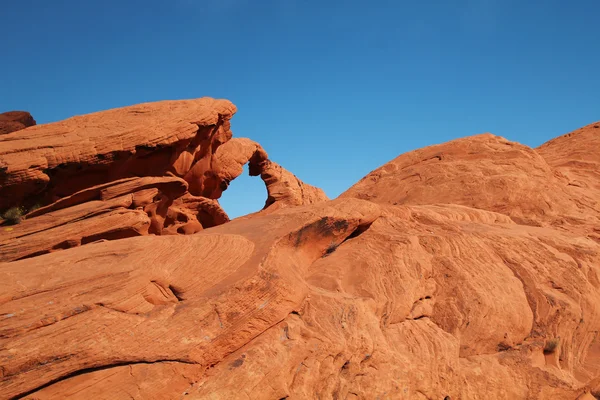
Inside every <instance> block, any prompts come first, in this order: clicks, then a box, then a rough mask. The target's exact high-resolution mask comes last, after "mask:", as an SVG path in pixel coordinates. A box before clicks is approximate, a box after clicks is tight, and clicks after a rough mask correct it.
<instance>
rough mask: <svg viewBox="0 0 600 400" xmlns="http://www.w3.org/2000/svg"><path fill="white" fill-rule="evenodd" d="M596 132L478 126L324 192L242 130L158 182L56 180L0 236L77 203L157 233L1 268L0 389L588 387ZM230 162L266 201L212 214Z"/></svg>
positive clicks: (340, 393)
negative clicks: (64, 185) (546, 136)
mask: <svg viewBox="0 0 600 400" xmlns="http://www.w3.org/2000/svg"><path fill="white" fill-rule="evenodd" d="M157 118H158V117H157ZM24 132H27V130H25V131H24ZM597 132H600V131H599V130H598V129H596V128H593V126H590V127H586V128H584V129H583V130H580V131H576V132H574V133H573V134H571V135H570V136H569V135H567V136H565V137H561V138H558V139H555V140H554V141H550V142H549V143H547V144H545V145H543V146H541V147H540V148H538V149H536V150H532V149H530V148H527V147H525V146H522V145H520V144H517V143H512V142H509V141H507V140H505V139H502V138H499V137H496V136H493V135H478V136H474V137H470V138H465V139H460V140H456V141H452V142H449V143H445V144H442V145H438V146H432V147H428V148H425V149H421V150H417V151H415V152H411V153H407V154H404V155H402V156H400V157H398V158H397V159H396V160H393V161H392V162H390V163H388V164H386V165H385V166H383V167H381V168H379V169H377V170H375V171H373V172H372V173H371V174H369V175H368V176H367V177H365V178H364V179H363V180H361V181H360V182H359V183H357V184H356V185H355V186H353V187H352V188H350V189H349V190H348V191H347V192H346V193H344V194H343V195H342V196H340V198H339V199H336V200H333V201H328V202H325V201H322V200H323V198H322V195H320V194H319V192H318V191H317V190H316V189H314V190H312V189H311V190H305V188H306V185H303V184H302V183H299V181H297V180H296V178H295V177H293V176H292V175H291V174H289V173H287V172H285V171H284V170H282V169H280V168H279V167H278V166H276V165H275V164H273V163H271V162H270V161H268V159H267V158H266V154H265V153H264V151H263V150H262V149H261V148H260V146H258V145H257V144H255V143H253V142H251V141H249V140H247V139H240V140H235V139H232V140H224V141H222V142H220V144H219V146H218V148H217V149H216V151H213V152H212V153H211V154H212V155H211V156H210V157H209V156H207V155H206V154H207V153H202V154H204V155H202V156H196V155H194V156H190V155H186V156H183V157H182V158H181V159H186V160H187V161H186V162H185V163H182V164H178V168H179V169H170V170H169V171H171V172H172V173H173V174H174V175H175V177H171V178H170V179H167V178H164V177H162V178H160V179H159V178H151V179H150V178H133V179H125V180H119V181H117V182H112V183H111V182H109V183H104V184H103V186H98V187H93V188H86V189H85V190H83V191H81V192H79V193H76V194H71V197H67V198H63V199H61V200H59V201H58V202H55V203H54V204H52V205H50V206H47V207H44V208H41V209H40V210H38V211H35V212H34V213H32V215H31V219H25V221H24V222H23V223H22V224H20V225H15V226H13V227H12V228H13V231H11V234H12V235H14V236H13V238H14V239H13V240H16V238H17V237H21V234H18V233H14V232H15V231H17V230H18V229H21V228H23V230H24V231H23V232H22V235H23V236H22V237H27V235H31V237H34V236H35V235H40V234H41V233H42V232H43V231H44V228H43V227H46V226H55V225H60V221H73V220H79V221H85V219H86V218H83V217H81V216H83V215H88V214H86V213H89V212H92V210H94V209H97V210H98V211H97V212H98V213H101V215H104V216H106V217H107V218H108V217H110V216H111V213H112V212H114V211H110V210H121V212H125V214H124V215H129V213H132V212H133V213H138V214H139V215H140V216H141V218H142V219H141V220H143V221H144V223H143V224H142V225H141V226H143V227H144V228H143V229H145V227H146V226H148V225H150V226H149V227H148V229H149V230H150V229H154V230H155V231H156V232H157V233H163V234H166V236H141V237H133V238H128V239H122V240H112V241H102V240H100V241H98V240H96V241H92V240H91V239H84V238H81V239H78V240H81V242H82V243H83V241H84V240H87V241H90V242H91V243H89V244H86V245H85V246H80V247H77V248H72V249H68V250H63V251H57V252H53V253H51V254H45V255H40V256H36V257H32V258H27V259H23V260H20V261H14V262H7V263H3V264H0V321H2V323H1V324H0V365H1V366H2V369H1V372H2V373H1V375H0V393H2V394H3V395H4V396H6V397H24V398H30V399H34V398H35V399H54V398H80V399H90V398H94V399H101V398H110V399H119V398H153V399H154V398H157V399H160V398H165V399H173V398H190V399H206V398H215V399H235V398H250V399H282V398H290V399H295V398H298V399H309V398H324V399H332V398H364V399H375V398H390V399H480V398H494V399H511V400H512V399H565V400H566V399H575V398H580V399H584V398H587V399H590V398H593V396H594V395H596V396H598V395H599V394H600V335H599V334H598V332H599V331H600V240H598V233H600V231H599V230H598V226H599V218H600V217H599V216H600V207H599V206H598V195H597V188H598V187H599V184H600V180H599V176H598V174H597V171H598V170H597V168H595V166H597V165H599V164H600V152H599V149H600V146H594V145H593V144H594V143H597V139H598V133H597ZM1 148H2V147H0V149H1ZM191 153H194V152H193V151H191ZM190 157H191V158H190ZM190 160H191V161H190ZM194 160H197V161H196V163H197V162H201V163H203V165H204V166H203V167H196V166H195V165H196V164H195V163H194ZM136 162H137V161H136ZM246 162H248V163H249V166H250V173H251V174H253V175H261V176H262V177H263V179H264V180H265V182H266V184H267V188H268V189H269V188H270V190H269V199H268V201H267V206H269V207H268V208H267V209H266V210H264V211H262V212H259V213H256V214H253V215H251V216H247V217H244V218H240V219H236V220H233V221H230V222H227V223H224V222H226V221H227V217H226V214H222V213H221V211H222V210H221V209H220V207H219V206H218V202H217V200H216V198H218V196H219V195H220V193H221V192H222V190H224V189H225V188H226V187H227V185H228V184H229V182H230V181H231V180H232V179H234V178H235V177H236V176H238V175H239V173H241V166H242V165H243V164H244V163H246ZM167 164H168V163H167ZM184 164H185V165H184ZM14 170H15V169H9V171H14ZM200 171H205V172H200ZM32 174H33V173H32ZM179 177H180V178H179ZM181 178H183V179H181ZM12 182H17V178H16V177H13V178H12ZM159 184H160V185H159ZM15 185H16V186H15V187H18V185H19V184H18V183H15ZM23 185H25V186H26V184H25V183H23ZM161 185H162V186H161ZM186 185H188V187H186ZM192 186H193V189H192ZM186 190H187V191H186ZM46 191H47V192H48V193H52V192H53V191H54V189H53V187H49V188H48V189H46ZM17 192H18V193H25V191H24V190H21V191H17ZM159 192H160V193H163V194H162V195H161V194H160V193H159ZM9 193H10V192H9ZM136 201H137V203H138V205H139V206H138V207H136V208H132V207H131V206H129V205H128V204H129V203H132V204H133V203H134V202H136ZM118 202H120V203H119V205H117V206H115V205H114V204H115V203H118ZM271 203H272V205H271ZM278 203H279V204H280V206H277V204H278ZM165 204H167V205H165ZM282 204H287V205H288V207H285V208H284V207H281V205H282ZM78 213H79V214H78ZM211 213H212V214H211ZM136 215H137V214H136ZM206 215H208V216H206ZM49 217H53V218H49ZM81 218H83V220H82V219H81ZM203 218H204V219H203ZM219 218H221V219H219ZM36 219H37V220H38V221H39V222H37V223H35V224H34V221H35V220H36ZM92 220H93V219H92ZM206 220H208V221H213V222H214V221H219V224H215V225H218V226H214V227H212V228H210V229H202V227H204V228H206V227H207V225H204V224H205V222H203V221H206ZM150 221H151V222H150ZM73 224H74V223H73V222H68V223H66V225H64V226H67V227H69V226H73ZM198 224H199V225H200V226H199V225H198ZM35 226H37V227H39V228H34V227H35ZM102 226H107V225H104V224H103V225H102ZM2 228H3V227H0V229H2ZM32 229H33V230H35V229H39V232H38V233H33V234H29V233H28V232H31V230H32ZM85 229H91V228H88V227H86V228H85ZM143 229H141V230H143ZM50 231H51V230H49V232H50ZM74 231H75V232H79V231H78V230H77V229H74ZM159 231H160V232H159ZM142 233H143V232H142ZM172 233H179V234H181V233H183V234H186V233H194V234H190V235H169V234H172ZM38 237H40V236H38ZM36 241H41V239H37V238H36ZM2 243H5V244H4V245H5V246H10V243H11V240H5V241H4V242H0V244H2ZM45 243H47V242H45ZM50 245H51V243H50V244H46V245H45V246H46V248H48V247H49V246H50ZM52 246H55V245H54V244H52ZM6 248H7V247H4V248H3V247H0V253H1V254H4V252H7V250H4V249H6ZM11 251H12V250H11ZM19 254H23V253H19ZM10 258H11V259H14V258H18V256H11V257H10Z"/></svg>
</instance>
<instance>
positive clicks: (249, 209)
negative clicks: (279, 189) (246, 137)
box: [219, 164, 267, 219]
mask: <svg viewBox="0 0 600 400" xmlns="http://www.w3.org/2000/svg"><path fill="white" fill-rule="evenodd" d="M266 199H267V188H266V187H265V183H264V182H263V181H262V179H260V176H250V175H249V174H248V164H246V165H244V171H243V172H242V174H241V175H240V176H238V177H237V178H235V179H234V180H232V181H231V182H230V183H229V187H228V188H227V190H225V191H224V192H223V194H222V195H221V198H220V199H219V204H221V207H222V208H223V210H225V212H226V213H227V215H229V218H231V219H234V218H237V217H241V216H243V215H247V214H251V213H254V212H257V211H260V210H262V209H263V207H264V206H265V200H266Z"/></svg>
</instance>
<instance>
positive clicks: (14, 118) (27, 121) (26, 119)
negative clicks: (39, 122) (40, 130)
mask: <svg viewBox="0 0 600 400" xmlns="http://www.w3.org/2000/svg"><path fill="white" fill-rule="evenodd" d="M33 125H35V119H33V117H32V116H31V114H30V113H28V112H27V111H8V112H4V113H0V135H5V134H7V133H11V132H15V131H19V130H21V129H25V128H27V127H28V126H33Z"/></svg>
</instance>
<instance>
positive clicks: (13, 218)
mask: <svg viewBox="0 0 600 400" xmlns="http://www.w3.org/2000/svg"><path fill="white" fill-rule="evenodd" d="M22 217H23V209H22V208H21V207H12V208H9V209H8V210H6V211H5V212H4V214H2V219H4V220H5V221H6V222H8V224H9V225H16V224H18V223H19V222H21V218H22Z"/></svg>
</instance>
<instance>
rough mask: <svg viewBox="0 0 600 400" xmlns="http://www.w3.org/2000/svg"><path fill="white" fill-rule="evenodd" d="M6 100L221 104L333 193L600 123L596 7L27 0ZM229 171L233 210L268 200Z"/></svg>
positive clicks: (253, 182) (54, 112)
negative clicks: (459, 142) (475, 149)
mask: <svg viewBox="0 0 600 400" xmlns="http://www.w3.org/2000/svg"><path fill="white" fill-rule="evenodd" d="M1 13H2V24H0V44H1V48H2V49H3V50H2V55H3V57H2V61H1V62H0V111H7V110H14V109H22V110H28V111H30V112H31V113H32V114H33V115H34V117H35V118H36V119H37V121H38V123H46V122H52V121H56V120H60V119H64V118H67V117H69V116H72V115H77V114H84V113H88V112H93V111H97V110H102V109H108V108H114V107H119V106H125V105H130V104H135V103H140V102H146V101H155V100H164V99H184V98H195V97H202V96H212V97H217V98H227V99H230V100H231V101H233V102H234V103H235V104H236V105H237V106H238V109H239V112H238V114H237V115H236V116H235V117H234V119H233V121H232V126H233V131H234V135H235V136H239V137H249V138H251V139H253V140H256V141H258V142H259V143H261V144H262V145H263V147H264V148H265V149H266V150H267V152H268V153H269V155H270V157H271V159H272V160H274V161H276V162H278V163H280V164H282V165H283V166H284V167H285V168H287V169H289V170H290V171H292V172H293V173H295V174H296V175H297V176H298V177H299V178H300V179H302V180H304V181H306V182H307V183H310V184H313V185H316V186H319V187H321V188H323V189H324V190H325V191H326V193H327V194H328V195H329V196H330V197H335V196H337V195H338V194H340V193H341V192H342V191H344V190H345V189H346V188H348V187H349V186H351V185H352V184H353V183H354V182H356V181H357V180H359V179H360V178H361V177H362V176H364V175H366V174H367V173H368V172H369V171H371V170H373V169H375V168H377V167H378V166H380V165H382V164H384V163H385V162H387V161H389V160H391V159H393V158H394V157H396V156H397V155H399V154H401V153H404V152H406V151H409V150H413V149H415V148H419V147H422V146H426V145H430V144H434V143H439V142H443V141H447V140H450V139H453V138H458V137H462V136H468V135H472V134H477V133H482V132H492V133H494V134H497V135H501V136H504V137H506V138H508V139H511V140H515V141H519V142H521V143H525V144H527V145H530V146H537V145H539V144H541V143H543V142H544V141H546V140H548V139H550V138H552V137H555V136H558V135H560V134H562V133H566V132H569V131H571V130H574V129H576V128H578V127H580V126H583V125H586V124H588V123H591V122H594V121H597V120H598V119H600V72H599V71H600V29H598V24H599V22H598V16H599V15H600V2H599V1H597V0H580V1H578V0H574V1H572V2H568V1H564V0H545V1H543V2H542V1H523V0H455V1H448V0H443V1H442V0H430V1H410V2H409V1H400V0H395V1H391V0H389V1H388V0H385V1H373V2H371V1H366V0H365V1H358V0H347V1H338V0H330V1H325V0H321V1H316V0H305V1H301V0H221V1H219V0H205V1H201V0H170V1H167V0H164V1H158V0H145V1H139V0H118V1H117V0H103V1H99V0H89V1H81V0H77V1H74V0H57V1H46V0H19V1H11V2H8V1H6V2H4V3H3V4H2V8H1ZM265 198H266V192H265V189H264V186H263V184H262V182H261V181H260V180H259V179H258V178H250V177H247V176H243V177H240V178H238V179H237V180H235V181H234V182H232V184H231V186H230V189H229V190H228V191H226V192H225V193H224V195H223V198H222V200H221V203H222V204H223V207H224V208H225V210H226V211H228V212H229V213H230V214H231V215H232V216H237V215H241V214H245V213H248V212H252V211H256V210H258V209H260V208H261V207H262V205H263V204H264V200H265Z"/></svg>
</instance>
